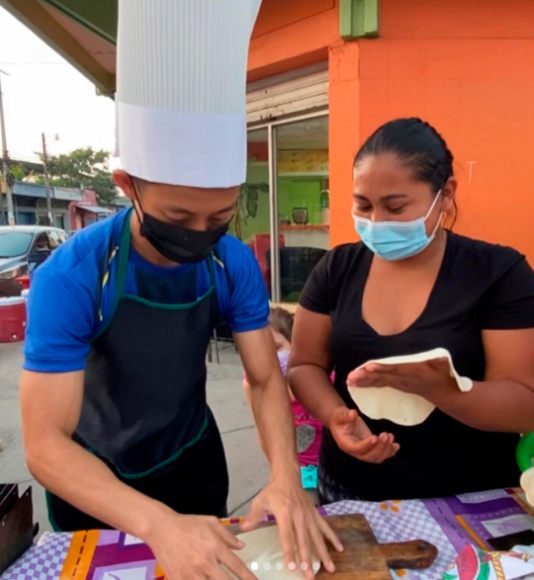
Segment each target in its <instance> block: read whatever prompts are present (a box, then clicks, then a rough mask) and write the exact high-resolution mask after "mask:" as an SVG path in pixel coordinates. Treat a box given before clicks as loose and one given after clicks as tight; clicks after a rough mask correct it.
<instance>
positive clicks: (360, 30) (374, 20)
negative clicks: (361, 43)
mask: <svg viewBox="0 0 534 580" xmlns="http://www.w3.org/2000/svg"><path fill="white" fill-rule="evenodd" d="M378 1H379V0H339V34H340V36H341V38H343V39H345V40H353V39H355V38H362V37H376V36H378V35H379V14H378V10H379V8H378Z"/></svg>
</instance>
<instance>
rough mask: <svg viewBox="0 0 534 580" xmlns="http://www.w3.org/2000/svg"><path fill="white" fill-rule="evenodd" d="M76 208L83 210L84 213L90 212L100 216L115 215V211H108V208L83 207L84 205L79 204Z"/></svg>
mask: <svg viewBox="0 0 534 580" xmlns="http://www.w3.org/2000/svg"><path fill="white" fill-rule="evenodd" d="M76 208H77V209H81V210H83V211H88V212H89V213H96V214H99V215H104V214H112V213H113V211H112V210H110V209H108V208H107V207H98V206H97V205H83V204H82V203H77V204H76Z"/></svg>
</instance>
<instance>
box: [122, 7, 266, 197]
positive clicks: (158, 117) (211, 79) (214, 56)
mask: <svg viewBox="0 0 534 580" xmlns="http://www.w3.org/2000/svg"><path fill="white" fill-rule="evenodd" d="M260 4H261V0H119V32H118V46H117V51H118V63H117V115H118V127H117V139H118V143H117V145H118V151H119V153H120V158H121V165H122V168H123V169H124V170H125V171H126V172H128V173H129V174H130V175H133V176H135V177H139V178H141V179H145V180H147V181H151V182H157V183H166V184H170V185H184V186H192V187H204V188H208V187H221V188H222V187H232V186H235V185H240V184H241V183H243V182H244V181H245V180H246V147H247V135H246V108H245V106H246V72H247V57H248V48H249V44H250V37H251V34H252V29H253V27H254V23H255V21H256V16H257V14H258V11H259V7H260Z"/></svg>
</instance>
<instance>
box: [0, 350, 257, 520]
mask: <svg viewBox="0 0 534 580" xmlns="http://www.w3.org/2000/svg"><path fill="white" fill-rule="evenodd" d="M21 366H22V354H21V344H20V343H18V344H0V439H1V441H2V445H3V451H0V482H2V483H8V482H9V483H15V482H16V483H20V484H22V485H21V487H22V488H23V489H25V488H26V487H27V486H28V485H31V486H32V487H33V495H34V510H35V515H34V519H35V521H38V522H39V524H40V529H41V531H46V530H50V525H49V523H48V519H47V516H46V505H45V499H44V491H43V489H42V488H41V486H40V485H39V484H38V483H37V482H36V481H35V480H34V479H33V478H32V476H31V474H30V472H29V471H28V468H27V467H26V463H25V460H24V452H23V448H22V433H21V420H20V411H19V402H18V384H19V378H20V369H21ZM242 379H243V371H242V368H241V363H240V360H239V357H238V356H237V354H235V352H234V349H233V347H231V348H225V349H223V350H222V351H221V364H220V365H219V364H215V363H214V364H209V365H208V400H209V403H210V406H211V409H212V410H213V413H214V414H215V417H216V419H217V422H218V424H219V429H220V430H221V433H222V437H223V441H224V446H225V448H226V456H227V461H228V469H229V472H230V496H229V498H228V509H229V511H230V513H231V514H232V515H244V514H245V513H246V510H247V508H248V506H249V504H250V501H251V499H252V498H253V497H254V496H255V495H256V494H257V493H258V492H259V491H260V490H261V489H262V487H263V486H264V485H265V484H266V482H267V477H268V466H267V462H266V460H265V458H264V456H263V454H262V452H261V451H260V449H259V446H258V443H257V438H256V433H255V431H254V427H253V420H252V415H251V412H250V409H249V407H248V405H247V402H246V400H245V396H244V395H243V392H242V389H241V382H242Z"/></svg>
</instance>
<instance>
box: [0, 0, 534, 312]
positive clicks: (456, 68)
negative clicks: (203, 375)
mask: <svg viewBox="0 0 534 580" xmlns="http://www.w3.org/2000/svg"><path fill="white" fill-rule="evenodd" d="M0 4H1V5H2V6H4V7H6V8H7V9H8V10H10V11H11V13H12V14H14V15H15V16H16V17H18V18H19V19H20V20H21V21H23V22H24V23H25V24H26V25H28V26H30V27H31V28H32V29H33V30H34V31H35V32H36V33H37V34H39V35H40V36H41V38H43V39H44V40H45V41H46V42H48V43H49V44H50V45H51V46H52V47H54V48H55V49H56V50H57V51H58V52H60V53H61V54H63V55H64V56H65V57H66V58H67V59H68V60H69V61H70V62H71V63H72V64H73V65H74V66H76V67H77V68H78V69H79V70H80V71H81V72H82V73H83V74H85V75H86V76H87V77H88V78H90V79H91V80H92V81H93V82H94V83H95V85H96V86H97V87H98V90H99V91H100V92H101V93H102V94H107V95H112V94H113V92H114V89H115V61H116V59H115V39H116V29H117V3H116V1H114V0H111V1H110V0H93V2H91V3H82V2H79V1H77V0H43V2H24V3H21V2H17V1H16V0H0ZM533 57H534V3H532V2H529V1H526V0H507V1H506V2H503V1H502V0H446V1H444V0H425V1H422V0H402V1H400V0H380V1H379V0H263V3H262V7H261V11H260V15H259V18H258V21H257V24H256V29H255V31H254V35H253V39H252V42H251V46H250V54H249V70H248V76H249V88H248V98H247V108H248V124H249V132H248V145H249V147H248V150H249V154H248V158H249V159H248V161H249V170H248V176H247V183H246V184H245V185H244V187H243V188H242V190H241V194H240V199H239V205H238V211H237V218H236V221H235V224H234V228H233V232H234V233H235V234H236V235H238V236H239V237H240V238H241V239H242V240H243V241H244V242H245V243H247V244H248V245H249V246H250V247H251V248H252V250H253V251H254V252H255V254H256V256H257V258H258V262H259V264H260V267H261V268H262V271H263V274H264V279H265V280H266V283H267V285H268V287H269V290H270V292H271V296H272V298H273V299H275V300H277V301H278V300H284V301H288V300H289V301H294V300H296V299H297V298H298V294H299V292H300V290H301V289H302V286H303V284H304V280H305V279H306V277H307V275H308V274H309V271H310V269H311V267H312V266H313V264H314V263H315V262H316V261H317V260H318V259H320V257H321V256H322V255H323V254H324V252H325V251H326V250H327V248H330V247H332V246H335V245H337V244H341V243H344V242H350V241H354V240H356V234H355V232H354V227H353V222H352V219H351V214H350V207H351V201H352V200H351V192H352V183H351V181H352V176H351V173H352V172H351V168H352V162H353V158H354V155H355V153H356V151H357V150H358V148H359V146H360V145H361V144H362V143H363V141H364V140H365V139H366V138H367V137H368V136H369V135H370V134H371V133H372V132H373V131H374V130H375V129H376V128H377V127H378V126H379V125H381V124H382V123H384V122H386V121H388V120H391V119H394V118H398V117H406V116H418V117H422V118H424V119H425V120H427V121H428V122H430V123H431V124H433V125H434V126H435V127H436V128H437V129H438V130H439V131H440V132H441V133H442V134H443V136H444V138H445V139H446V141H447V143H448V144H449V147H450V149H451V150H452V152H453V154H454V156H455V170H456V174H457V177H458V180H459V189H458V206H459V215H458V220H457V223H456V226H455V229H456V230H457V231H458V232H460V233H465V234H467V235H470V236H472V237H476V238H482V239H484V240H488V241H490V242H497V243H501V244H507V245H512V246H514V247H516V248H517V249H518V250H520V251H521V252H523V253H525V254H526V255H527V257H528V258H530V260H531V261H533V260H534V237H533V236H532V235H531V221H532V217H531V216H532V214H533V210H534V196H533V195H532V194H531V187H532V183H533V182H534V164H533V163H532V162H531V159H530V157H531V143H532V142H533V140H534V107H533V106H532V104H533V103H534V67H532V62H533Z"/></svg>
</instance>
